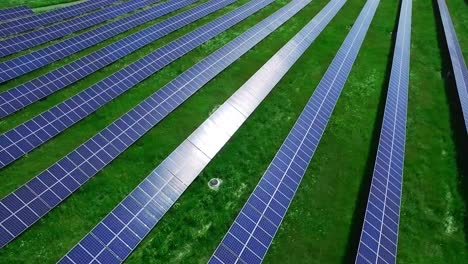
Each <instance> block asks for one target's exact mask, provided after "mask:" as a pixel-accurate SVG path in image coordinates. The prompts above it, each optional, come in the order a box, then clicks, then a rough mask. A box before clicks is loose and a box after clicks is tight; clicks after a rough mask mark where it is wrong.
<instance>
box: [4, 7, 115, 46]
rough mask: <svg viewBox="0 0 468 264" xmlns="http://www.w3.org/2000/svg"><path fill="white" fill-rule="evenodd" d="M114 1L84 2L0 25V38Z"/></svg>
mask: <svg viewBox="0 0 468 264" xmlns="http://www.w3.org/2000/svg"><path fill="white" fill-rule="evenodd" d="M116 1H119V0H99V1H86V2H83V3H80V4H76V5H72V6H69V7H64V8H60V9H56V10H53V11H49V12H45V13H42V14H37V15H33V16H29V17H24V18H20V19H16V20H13V21H9V22H5V23H0V38H3V37H7V36H10V35H13V34H17V33H21V32H24V31H28V30H31V29H34V28H37V27H40V26H44V25H47V24H51V23H55V22H58V21H60V20H63V19H66V18H70V17H74V16H77V15H80V14H83V13H85V12H89V11H93V10H96V9H98V8H101V7H104V6H108V5H110V4H112V3H113V2H116Z"/></svg>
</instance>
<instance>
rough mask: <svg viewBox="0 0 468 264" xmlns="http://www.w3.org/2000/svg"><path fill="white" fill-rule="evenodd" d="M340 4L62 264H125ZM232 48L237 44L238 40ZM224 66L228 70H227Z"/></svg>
mask: <svg viewBox="0 0 468 264" xmlns="http://www.w3.org/2000/svg"><path fill="white" fill-rule="evenodd" d="M309 2H310V0H302V1H292V2H290V3H289V4H288V5H286V6H285V7H283V8H282V9H280V10H279V11H277V12H276V13H275V14H273V15H272V16H270V17H269V18H267V19H266V20H264V21H262V22H261V23H260V24H258V25H257V26H255V27H254V28H252V29H250V30H249V31H247V32H246V33H244V34H245V36H241V38H240V40H244V39H246V38H247V40H246V41H247V42H249V40H248V38H252V36H251V33H252V32H255V31H256V30H261V31H263V30H265V31H267V32H271V31H273V30H274V29H275V28H277V27H279V26H280V25H281V24H283V23H284V22H285V21H286V20H287V19H289V18H290V17H292V16H293V15H294V14H295V13H297V12H298V11H299V10H300V9H302V8H303V7H304V6H305V5H307V4H308V3H309ZM334 2H335V3H334V4H333V6H332V5H330V4H329V6H328V7H326V8H325V9H324V11H322V12H321V13H320V14H318V15H317V16H316V18H315V19H314V21H313V22H314V23H311V24H309V26H308V31H307V32H305V31H302V33H303V34H304V33H307V36H302V37H301V38H296V39H295V40H298V41H300V42H299V43H292V42H290V44H289V46H287V47H286V48H283V49H282V51H280V52H279V53H278V54H277V55H275V57H274V58H272V59H271V60H270V61H269V62H267V64H265V65H264V66H263V67H262V68H261V69H260V70H259V71H258V72H257V73H256V74H255V75H254V76H253V77H252V78H251V79H250V80H249V81H247V82H246V84H245V85H243V86H242V87H241V88H240V89H239V90H238V91H237V92H236V93H235V94H234V95H233V96H232V97H231V98H230V99H228V100H227V101H226V102H225V103H224V104H223V105H222V106H221V107H219V108H218V109H217V110H216V111H215V113H213V114H212V115H211V116H210V117H209V118H208V120H206V121H205V122H204V123H203V124H202V125H201V126H200V127H199V128H198V129H197V130H196V131H195V132H194V133H192V135H191V136H189V138H188V139H187V140H185V141H184V142H183V143H182V144H181V145H180V146H179V147H178V148H177V149H176V150H175V151H174V152H173V153H172V154H170V155H169V156H168V157H167V158H166V159H165V160H164V161H163V162H162V164H161V165H160V166H158V167H157V168H156V169H155V170H154V171H153V172H152V173H151V174H150V175H149V176H148V177H147V178H146V179H145V180H144V181H143V182H142V183H140V185H139V186H138V187H137V188H135V189H134V191H132V192H131V194H130V195H129V196H127V197H126V198H125V199H124V200H123V201H122V202H121V203H120V204H119V205H118V206H117V207H115V209H114V210H113V211H112V212H111V213H110V214H109V215H107V216H106V217H105V218H104V219H103V220H102V221H101V222H100V223H99V224H98V225H97V226H96V227H95V228H94V229H93V230H92V231H91V232H90V233H89V234H88V235H86V236H85V237H84V238H83V239H82V240H81V241H80V242H79V243H78V244H77V245H76V246H75V247H74V248H73V249H72V250H70V251H69V253H68V254H67V255H66V256H65V257H64V258H62V260H61V261H60V262H61V263H69V262H70V263H73V262H79V261H80V260H81V259H88V260H89V261H92V260H93V259H99V255H100V254H103V253H107V254H109V255H113V256H115V257H116V258H118V261H116V262H121V261H123V260H124V259H125V258H126V257H127V256H128V255H129V254H130V253H131V251H132V250H133V249H134V248H135V247H136V246H137V245H138V243H139V242H140V241H141V240H142V239H143V238H144V237H145V236H146V235H147V234H148V233H149V232H150V231H151V229H152V228H153V227H154V226H155V225H156V223H157V222H158V221H159V219H161V218H162V216H163V215H164V214H165V212H167V211H168V210H169V208H170V207H171V205H172V204H173V203H174V202H175V201H176V200H177V199H178V198H179V196H180V195H181V194H182V193H183V191H184V190H185V189H186V188H187V186H188V185H190V183H191V182H192V181H193V180H194V179H195V178H196V177H197V175H198V173H199V172H200V171H201V170H202V169H203V168H204V167H205V166H206V165H207V163H208V162H209V161H210V160H211V158H213V156H214V155H216V153H217V152H218V151H219V150H220V149H221V148H222V146H223V145H224V144H225V143H226V142H227V141H228V140H229V138H230V137H231V136H232V135H233V134H234V133H235V132H236V130H237V129H238V128H239V127H240V126H241V125H242V123H243V122H244V121H245V120H246V119H247V118H248V116H249V115H250V113H251V112H252V111H253V109H254V108H256V107H257V106H258V105H259V104H260V103H261V101H263V99H264V98H265V97H266V95H267V94H268V92H269V91H270V90H271V89H273V87H274V86H275V84H276V83H277V82H278V81H279V80H280V79H281V77H282V76H283V75H284V74H285V73H286V72H287V70H288V69H289V68H290V67H291V65H292V64H293V62H294V61H295V60H297V59H298V58H299V56H300V54H301V53H302V52H303V51H304V50H305V49H306V48H307V46H308V44H310V43H311V42H312V41H313V39H315V38H316V37H317V36H318V34H319V33H320V31H321V30H322V29H323V27H324V26H325V25H326V24H327V23H328V21H330V20H331V18H330V16H331V17H333V15H334V14H333V13H335V14H336V10H334V9H332V8H334V7H337V6H341V5H343V3H344V2H345V1H344V0H339V1H334ZM330 12H331V13H330ZM265 22H267V23H265ZM254 30H255V31H254ZM231 43H236V41H233V42H231ZM228 45H229V44H228ZM298 46H301V47H300V48H299V50H300V51H297V50H298V49H297V47H298ZM227 47H228V46H225V48H227ZM223 49H224V48H223ZM226 51H227V54H229V53H231V52H234V53H237V51H236V50H234V51H233V50H229V49H226ZM216 60H217V61H224V58H223V57H216ZM224 67H226V66H224V65H223V68H224ZM272 73H274V75H272ZM270 77H271V79H267V80H268V81H267V82H264V80H266V79H265V78H270ZM260 94H261V95H260ZM246 95H248V96H249V98H250V99H251V100H250V101H249V102H251V104H250V105H249V107H250V108H251V110H252V111H247V112H245V108H244V107H240V105H239V104H238V96H246ZM124 233H126V234H132V236H125V235H123V234H124ZM133 235H134V236H133Z"/></svg>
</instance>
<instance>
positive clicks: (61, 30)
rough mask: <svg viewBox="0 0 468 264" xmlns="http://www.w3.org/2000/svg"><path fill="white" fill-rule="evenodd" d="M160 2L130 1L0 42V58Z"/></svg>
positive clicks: (154, 0)
mask: <svg viewBox="0 0 468 264" xmlns="http://www.w3.org/2000/svg"><path fill="white" fill-rule="evenodd" d="M159 1H161V0H146V1H141V0H132V1H128V2H125V3H121V4H117V5H113V6H111V7H108V8H104V9H102V10H99V11H97V12H93V13H90V14H87V15H84V16H80V17H77V18H74V19H70V20H66V21H63V22H60V23H57V24H54V25H51V26H48V27H45V28H41V29H37V30H34V31H31V32H28V33H25V34H22V35H18V36H15V37H12V38H9V39H6V40H3V41H0V56H1V57H3V56H7V55H10V54H13V53H16V52H19V51H22V50H26V49H29V48H31V47H34V46H37V45H40V44H43V43H46V42H49V41H51V40H54V39H58V38H61V37H64V36H67V35H69V34H71V33H74V32H77V31H79V30H82V29H85V28H88V27H91V26H94V25H97V24H99V23H101V22H104V21H106V20H109V19H113V18H115V17H118V16H120V15H122V14H125V13H128V12H131V11H134V10H136V9H138V8H142V7H145V6H147V5H151V4H154V3H156V2H159Z"/></svg>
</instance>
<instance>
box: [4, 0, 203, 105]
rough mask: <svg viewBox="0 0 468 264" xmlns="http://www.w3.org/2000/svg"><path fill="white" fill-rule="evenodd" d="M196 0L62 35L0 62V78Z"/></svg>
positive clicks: (177, 0)
mask: <svg viewBox="0 0 468 264" xmlns="http://www.w3.org/2000/svg"><path fill="white" fill-rule="evenodd" d="M197 1H199V0H190V1H189V0H185V1H180V0H171V1H168V2H165V3H162V4H159V5H157V6H154V7H151V8H148V9H145V10H143V11H140V12H138V13H135V14H133V15H130V16H128V17H125V18H122V19H119V20H117V21H114V22H111V23H109V24H106V25H102V26H100V27H98V28H96V29H93V30H90V31H87V32H85V33H83V34H80V35H78V36H75V37H71V38H69V39H65V40H63V41H61V42H59V43H56V44H53V45H50V46H47V47H44V48H42V49H39V50H36V51H33V52H31V53H29V54H26V55H23V56H18V57H15V58H13V59H11V60H8V61H5V62H3V63H0V82H5V81H8V80H11V79H13V78H16V77H18V76H21V75H23V74H26V73H28V72H31V71H33V70H36V69H38V68H40V67H42V66H45V65H48V64H50V63H52V62H54V61H57V60H60V59H63V58H65V57H67V56H70V55H72V54H74V53H76V52H78V51H81V50H83V49H86V48H88V47H91V46H93V45H96V44H98V43H100V42H102V41H104V40H106V39H109V38H111V37H113V36H116V35H118V34H120V33H122V32H125V31H127V30H129V29H131V28H134V27H136V26H139V25H142V24H144V23H146V22H148V21H151V20H153V19H156V18H158V17H161V16H163V15H166V14H168V13H170V12H173V11H176V10H178V9H180V8H182V7H185V6H187V5H189V4H191V3H195V2H197ZM25 85H27V84H25ZM0 95H1V93H0ZM0 98H1V96H0ZM0 101H1V99H0Z"/></svg>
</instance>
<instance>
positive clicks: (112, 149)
mask: <svg viewBox="0 0 468 264" xmlns="http://www.w3.org/2000/svg"><path fill="white" fill-rule="evenodd" d="M218 1H219V0H218ZM272 2H273V0H262V1H258V0H255V1H250V2H249V3H247V4H245V5H243V6H241V7H239V8H237V9H236V10H234V11H232V12H230V13H228V14H226V15H224V16H222V17H220V18H218V19H215V20H213V21H212V22H210V23H208V24H206V25H205V26H202V27H199V28H198V29H196V30H194V31H193V32H194V33H195V34H194V33H189V34H187V35H185V36H195V37H196V38H197V39H202V38H204V39H207V38H209V36H210V35H211V34H215V35H216V34H219V33H220V32H222V31H225V30H227V29H228V28H230V27H232V26H233V25H235V24H237V23H238V22H240V21H242V20H243V19H245V18H247V17H248V16H250V15H252V14H253V13H255V12H257V11H259V10H260V9H262V8H263V7H265V6H267V5H269V4H271V3H272ZM178 40H180V41H181V42H179V41H177V40H176V41H175V42H173V44H169V45H173V46H180V47H181V46H184V45H192V44H191V43H192V41H191V40H190V39H187V38H185V37H181V38H179V39H178ZM237 40H238V41H240V40H239V39H237ZM249 41H250V39H249ZM178 54H180V53H178ZM226 59H227V58H226ZM149 60H152V58H151V59H149ZM205 63H207V61H205ZM223 63H224V62H223ZM203 65H204V64H197V66H196V69H198V70H200V71H201V70H203V69H204V68H203V69H202V68H200V67H201V66H203ZM207 66H209V65H207ZM191 73H193V72H191ZM193 77H196V76H192V78H191V79H194V80H195V81H201V82H203V81H204V80H205V79H204V78H207V76H206V75H203V76H200V77H198V76H197V78H193ZM177 80H180V79H177ZM206 81H207V80H206ZM196 85H197V84H196V83H194V82H193V83H192V82H190V86H189V87H195V86H196ZM189 87H187V88H189ZM174 88H175V83H172V84H171V85H167V86H166V88H165V89H163V90H161V92H159V93H155V95H154V97H150V98H151V99H150V98H148V99H147V100H146V101H145V102H143V103H142V104H140V105H139V106H138V107H137V108H135V109H134V110H132V111H130V112H129V113H128V114H126V115H124V116H123V117H122V118H121V119H119V120H117V121H116V122H114V123H113V124H112V125H110V126H109V127H108V128H106V130H105V131H102V132H101V133H100V134H99V135H98V136H96V137H95V138H93V139H91V140H88V141H87V142H86V143H85V144H83V145H81V146H80V147H78V148H77V149H76V150H75V151H73V152H71V153H70V154H69V155H67V156H66V157H65V158H63V159H62V160H60V161H58V162H57V163H55V164H54V165H52V166H51V167H49V168H48V169H46V170H45V171H43V172H42V173H40V174H39V175H38V176H36V177H35V178H33V179H32V180H30V181H29V182H27V183H26V184H25V185H23V186H22V187H20V188H18V189H17V190H16V191H14V192H13V193H11V194H9V195H8V196H6V197H5V198H3V199H2V200H1V201H0V248H1V247H3V246H4V245H5V244H7V243H8V242H9V241H11V240H12V239H14V238H15V237H16V236H18V235H19V234H20V233H22V232H23V231H24V230H26V229H27V228H28V227H29V226H31V225H32V224H33V223H34V222H36V221H37V220H38V219H40V218H41V217H42V216H44V215H45V214H46V213H47V212H48V211H50V210H51V209H52V208H54V207H55V206H56V205H58V204H59V203H60V202H61V201H63V200H64V199H65V198H66V197H68V196H69V195H70V194H71V193H72V192H73V191H75V190H76V189H77V188H78V187H79V186H80V185H81V184H84V183H85V182H86V181H87V180H88V179H89V178H90V177H92V176H93V175H95V174H96V173H97V172H98V171H100V170H101V169H102V168H103V167H104V166H105V165H106V164H108V163H109V162H110V161H111V160H112V159H113V158H115V157H116V156H117V155H118V154H120V153H121V152H122V151H124V150H125V149H126V148H127V147H128V146H129V145H131V144H132V143H133V142H134V141H135V140H136V139H137V138H139V137H140V136H141V135H143V133H145V132H146V131H145V130H144V128H145V127H147V126H148V125H149V123H148V122H156V119H158V118H161V119H162V115H167V114H168V113H169V110H168V109H171V107H174V108H175V107H176V106H177V105H176V103H179V104H180V103H182V102H181V100H182V99H181V98H180V97H179V96H181V95H183V93H184V92H185V91H181V92H180V93H178V94H177V95H174V96H171V97H169V96H168V95H167V94H166V95H165V94H164V93H165V92H168V91H173V90H172V89H174ZM160 96H165V98H161V97H160ZM153 98H154V99H153ZM151 100H159V101H158V102H159V103H157V102H153V103H157V106H158V105H159V107H157V108H155V110H154V111H151V116H147V118H148V119H146V121H147V122H143V123H141V124H136V125H135V127H131V128H129V129H127V128H126V127H125V125H126V124H128V123H129V122H130V121H131V120H132V118H136V115H137V114H139V113H141V111H144V110H145V109H148V108H149V107H151V105H149V103H150V102H151ZM172 109H173V108H172ZM172 109H171V110H172ZM117 135H118V138H117V139H115V140H112V138H113V137H116V136H117ZM0 142H1V141H0ZM111 142H112V143H111ZM93 154H97V155H93Z"/></svg>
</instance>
